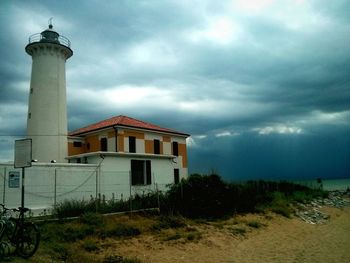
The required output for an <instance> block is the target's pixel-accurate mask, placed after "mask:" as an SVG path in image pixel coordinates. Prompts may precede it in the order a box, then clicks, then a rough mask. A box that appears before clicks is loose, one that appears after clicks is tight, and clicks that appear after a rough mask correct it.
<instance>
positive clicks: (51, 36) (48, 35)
mask: <svg viewBox="0 0 350 263" xmlns="http://www.w3.org/2000/svg"><path fill="white" fill-rule="evenodd" d="M40 34H41V39H40V42H50V43H57V44H60V41H59V40H58V38H59V36H60V35H59V34H58V33H57V32H56V31H54V30H52V25H51V24H50V25H49V28H48V29H46V30H45V31H43V32H41V33H40Z"/></svg>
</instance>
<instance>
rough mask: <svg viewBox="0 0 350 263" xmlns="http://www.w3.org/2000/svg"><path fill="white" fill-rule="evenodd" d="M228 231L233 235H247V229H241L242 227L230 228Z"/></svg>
mask: <svg viewBox="0 0 350 263" xmlns="http://www.w3.org/2000/svg"><path fill="white" fill-rule="evenodd" d="M228 230H229V231H230V233H232V234H233V235H241V236H244V235H245V233H246V232H247V230H246V229H245V228H241V227H232V228H229V229H228Z"/></svg>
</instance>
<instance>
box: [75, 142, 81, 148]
mask: <svg viewBox="0 0 350 263" xmlns="http://www.w3.org/2000/svg"><path fill="white" fill-rule="evenodd" d="M81 146H82V143H81V142H73V147H81Z"/></svg>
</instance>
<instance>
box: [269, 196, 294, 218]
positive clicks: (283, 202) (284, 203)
mask: <svg viewBox="0 0 350 263" xmlns="http://www.w3.org/2000/svg"><path fill="white" fill-rule="evenodd" d="M269 206H270V209H271V211H272V212H274V213H276V214H280V215H282V216H284V217H287V218H290V216H291V213H292V212H293V209H292V208H291V207H290V204H289V201H288V199H287V197H286V196H285V194H283V193H280V192H274V193H272V201H271V203H270V204H269Z"/></svg>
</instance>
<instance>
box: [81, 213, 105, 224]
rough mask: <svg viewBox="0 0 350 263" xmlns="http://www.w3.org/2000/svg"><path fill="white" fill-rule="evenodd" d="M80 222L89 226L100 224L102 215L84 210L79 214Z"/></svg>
mask: <svg viewBox="0 0 350 263" xmlns="http://www.w3.org/2000/svg"><path fill="white" fill-rule="evenodd" d="M80 222H81V223H83V224H86V225H90V226H101V225H102V224H103V217H102V215H100V214H97V213H92V212H86V213H84V214H82V215H81V216H80Z"/></svg>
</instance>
